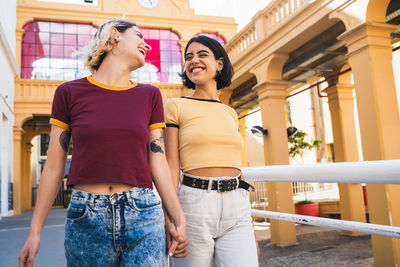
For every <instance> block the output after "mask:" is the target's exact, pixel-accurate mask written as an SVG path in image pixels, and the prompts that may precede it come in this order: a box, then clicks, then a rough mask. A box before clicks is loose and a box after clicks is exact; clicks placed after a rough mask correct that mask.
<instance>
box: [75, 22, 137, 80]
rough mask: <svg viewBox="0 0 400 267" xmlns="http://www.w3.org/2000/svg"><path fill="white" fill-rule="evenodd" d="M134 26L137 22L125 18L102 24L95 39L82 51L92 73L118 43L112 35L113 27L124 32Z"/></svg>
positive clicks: (86, 64)
mask: <svg viewBox="0 0 400 267" xmlns="http://www.w3.org/2000/svg"><path fill="white" fill-rule="evenodd" d="M134 26H136V24H135V23H133V22H130V21H125V20H111V21H108V22H106V23H104V24H103V25H101V26H100V28H99V29H98V30H97V32H96V34H95V35H94V37H93V39H92V40H91V41H90V43H89V44H88V45H87V46H86V47H84V48H83V51H82V53H81V54H82V55H83V58H84V63H85V66H86V67H88V69H89V71H90V72H91V73H94V72H95V71H97V70H98V69H99V67H100V65H101V63H102V62H103V60H104V58H105V57H106V56H107V54H108V53H109V52H110V51H111V50H112V48H113V46H114V45H115V44H116V40H115V39H114V37H113V36H112V35H111V28H115V29H117V31H118V32H121V33H122V32H125V31H126V30H127V29H129V28H132V27H134Z"/></svg>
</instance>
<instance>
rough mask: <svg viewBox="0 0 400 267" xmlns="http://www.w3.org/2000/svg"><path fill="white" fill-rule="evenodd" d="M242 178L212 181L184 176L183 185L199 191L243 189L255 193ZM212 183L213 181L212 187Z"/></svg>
mask: <svg viewBox="0 0 400 267" xmlns="http://www.w3.org/2000/svg"><path fill="white" fill-rule="evenodd" d="M240 178H241V176H239V177H237V178H233V179H219V180H214V181H212V180H210V179H201V178H193V177H189V176H187V175H183V180H182V184H184V185H186V186H190V187H193V188H198V189H204V190H217V191H218V192H225V191H232V190H236V189H238V188H243V189H244V190H247V191H249V192H254V191H255V190H254V187H253V186H252V185H251V184H249V183H246V182H245V181H243V180H241V179H240ZM210 181H212V183H211V185H210Z"/></svg>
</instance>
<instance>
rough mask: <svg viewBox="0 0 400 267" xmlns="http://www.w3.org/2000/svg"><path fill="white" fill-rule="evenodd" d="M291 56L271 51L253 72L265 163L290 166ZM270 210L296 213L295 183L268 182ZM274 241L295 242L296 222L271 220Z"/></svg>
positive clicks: (279, 244)
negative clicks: (285, 74) (285, 77)
mask: <svg viewBox="0 0 400 267" xmlns="http://www.w3.org/2000/svg"><path fill="white" fill-rule="evenodd" d="M287 58H288V56H287V55H286V54H272V55H270V56H268V57H267V58H265V59H263V60H261V61H260V62H259V63H258V64H256V65H255V66H254V67H253V68H252V69H251V70H250V72H251V73H253V74H254V75H255V76H256V78H257V84H256V85H255V86H254V88H253V89H254V90H255V91H256V92H257V94H258V103H259V106H260V109H261V117H262V127H263V128H264V129H267V130H268V135H264V159H265V165H288V164H289V151H288V139H287V133H286V119H285V110H286V86H287V84H288V82H286V81H282V80H281V78H282V68H283V65H284V63H285V62H286V60H287ZM266 184H267V188H268V190H267V193H268V194H267V195H268V209H269V210H271V211H278V212H285V213H294V203H293V191H292V183H288V182H279V183H278V182H267V183H266ZM271 243H272V244H274V245H278V246H286V245H291V244H295V243H296V228H295V225H294V223H291V222H285V221H279V220H271Z"/></svg>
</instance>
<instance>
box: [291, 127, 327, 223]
mask: <svg viewBox="0 0 400 267" xmlns="http://www.w3.org/2000/svg"><path fill="white" fill-rule="evenodd" d="M306 136H307V133H306V132H303V131H301V130H299V131H297V132H296V133H295V134H293V135H292V136H289V138H288V141H289V156H290V157H291V158H295V157H297V156H300V159H301V162H302V163H303V154H304V152H305V151H306V150H312V149H314V148H317V149H318V148H319V145H320V144H321V141H320V140H311V141H310V142H308V141H306V140H305V137H306ZM304 193H305V198H306V199H305V200H302V201H299V202H297V203H296V204H295V212H296V214H300V215H308V216H318V213H319V207H318V203H315V202H313V201H311V200H308V199H307V190H306V191H305V192H304Z"/></svg>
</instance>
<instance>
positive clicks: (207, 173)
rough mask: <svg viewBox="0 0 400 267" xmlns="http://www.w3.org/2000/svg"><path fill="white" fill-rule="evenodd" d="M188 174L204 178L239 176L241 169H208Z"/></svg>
mask: <svg viewBox="0 0 400 267" xmlns="http://www.w3.org/2000/svg"><path fill="white" fill-rule="evenodd" d="M186 173H187V174H191V175H196V176H204V177H221V176H237V175H239V174H240V173H241V172H240V170H239V169H236V168H231V167H207V168H199V169H194V170H190V171H187V172H186Z"/></svg>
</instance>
